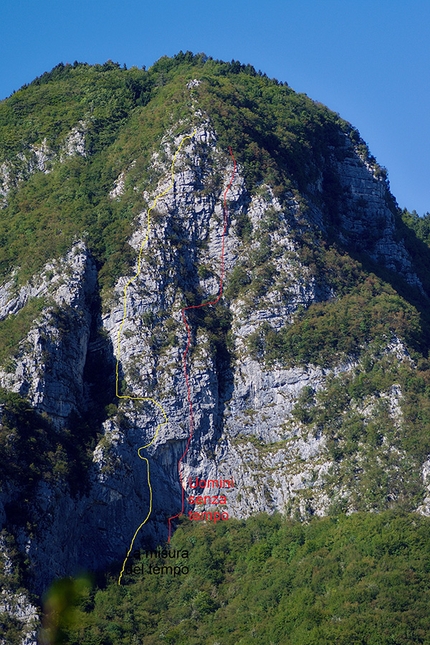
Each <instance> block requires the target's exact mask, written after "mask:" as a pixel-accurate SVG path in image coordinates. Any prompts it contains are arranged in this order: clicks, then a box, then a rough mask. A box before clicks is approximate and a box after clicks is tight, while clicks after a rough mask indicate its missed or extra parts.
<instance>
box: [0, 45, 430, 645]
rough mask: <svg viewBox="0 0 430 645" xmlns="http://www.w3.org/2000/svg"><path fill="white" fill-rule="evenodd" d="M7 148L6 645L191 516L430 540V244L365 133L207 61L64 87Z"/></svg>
mask: <svg viewBox="0 0 430 645" xmlns="http://www.w3.org/2000/svg"><path fill="white" fill-rule="evenodd" d="M0 142H1V144H0V145H1V148H0V155H1V159H0V195H1V199H2V204H1V205H2V209H1V211H0V229H1V230H0V240H1V245H0V272H1V279H2V286H1V290H0V319H1V322H0V339H1V344H0V363H1V369H0V385H1V388H2V390H1V419H2V425H1V435H0V457H1V458H0V469H1V470H0V473H1V474H0V477H1V480H0V481H1V493H0V521H1V525H2V533H1V540H2V542H1V544H2V548H1V552H2V557H3V573H2V574H1V580H2V586H3V599H2V603H3V604H2V605H1V606H0V609H2V611H3V614H4V625H6V627H7V629H8V630H9V632H8V634H9V636H8V638H9V641H4V642H5V643H6V642H11V643H12V642H19V643H21V642H23V643H24V642H25V643H27V645H30V644H31V643H33V642H35V640H34V639H35V636H34V634H35V629H36V627H35V626H34V625H36V624H37V622H38V617H37V616H38V613H39V612H40V598H41V594H43V592H44V591H45V590H46V589H47V588H48V586H49V585H50V584H51V582H52V581H53V580H55V579H57V578H61V577H64V576H70V575H75V574H76V573H77V572H79V571H80V570H86V571H103V570H107V569H110V570H111V571H112V572H113V575H115V576H116V578H118V576H119V577H120V582H123V581H122V580H121V570H122V569H121V568H122V567H124V566H127V565H129V564H130V562H131V561H132V550H133V549H134V548H144V549H156V548H157V546H158V545H160V544H165V543H166V540H168V539H169V537H170V534H171V533H173V532H174V529H175V527H176V526H177V524H178V522H179V521H183V519H182V515H183V514H185V515H186V516H188V517H190V518H191V521H190V520H186V521H187V522H188V523H189V524H190V525H191V528H190V529H189V530H192V529H193V527H195V530H196V531H197V535H198V531H199V530H200V529H199V526H200V523H201V522H202V521H207V522H209V523H211V522H212V523H215V524H216V523H217V522H218V523H219V524H222V525H223V526H224V525H225V526H227V525H228V524H229V522H230V521H233V520H244V519H246V518H249V517H251V516H254V515H256V514H258V513H262V512H264V513H268V514H273V513H277V512H279V513H281V514H282V515H283V516H285V517H287V518H292V519H295V520H296V521H300V522H312V521H315V520H313V518H315V517H322V516H328V515H329V516H331V517H333V516H335V517H341V516H344V515H349V514H351V513H355V512H361V513H365V512H372V513H375V512H381V513H383V512H394V513H395V512H399V513H403V514H406V515H407V516H408V517H410V518H414V517H417V513H419V514H421V515H423V516H428V515H429V514H430V490H429V485H430V481H429V473H430V461H429V454H430V436H429V418H430V402H429V396H428V393H429V384H430V365H429V362H428V351H429V347H430V336H429V331H428V330H429V322H430V281H429V278H428V276H429V268H430V251H429V248H428V244H427V240H428V236H427V228H426V226H427V224H428V222H427V220H426V219H425V220H423V221H421V220H417V218H416V217H414V215H413V214H410V213H408V212H407V211H404V212H401V211H400V210H399V208H398V206H397V203H396V200H395V198H394V197H393V195H392V194H391V192H390V189H389V184H388V180H387V172H386V170H385V169H384V168H382V167H381V166H379V165H378V163H377V162H376V160H375V159H374V157H373V156H372V155H371V154H370V152H369V150H368V148H367V146H366V144H365V143H364V141H363V140H362V139H361V137H360V135H359V133H358V131H357V130H356V129H355V128H354V127H353V126H351V125H350V124H349V123H347V122H346V121H344V120H343V119H342V118H341V117H340V116H339V115H338V114H336V113H334V112H332V111H330V110H329V109H327V108H326V107H324V106H323V105H321V104H319V103H316V102H314V101H312V100H311V99H309V98H308V97H307V96H306V95H303V94H297V93H295V92H294V91H293V90H292V89H291V88H290V87H289V86H288V85H287V84H285V83H279V82H278V81H276V80H274V79H269V78H267V76H266V75H265V74H262V73H261V72H256V71H255V69H254V68H253V67H252V66H250V65H242V64H240V63H238V62H236V61H232V62H231V63H225V62H222V61H215V60H213V59H211V58H208V57H206V56H205V55H202V54H199V55H193V54H190V53H189V52H187V53H186V54H183V53H180V54H178V55H177V56H175V57H173V58H167V57H163V58H161V59H160V60H159V61H158V62H157V63H155V65H154V66H153V67H151V68H150V69H149V70H145V69H138V68H131V69H125V68H120V66H119V65H117V64H116V63H112V62H111V61H109V62H107V63H105V64H104V65H94V66H89V65H87V64H83V63H77V62H76V63H74V64H73V65H63V64H60V65H58V66H57V67H55V68H54V69H53V70H52V71H51V72H49V73H46V74H43V75H42V76H41V77H39V78H37V79H35V80H34V81H33V82H32V83H30V84H29V85H28V86H24V87H23V88H21V89H20V90H19V91H18V92H16V93H14V94H13V95H12V96H11V97H9V98H8V99H6V100H5V101H3V102H2V103H1V104H0ZM202 481H204V484H203V485H202ZM199 493H200V495H199ZM199 496H200V497H204V498H205V499H204V500H198V497H199ZM196 500H197V501H196ZM199 501H202V502H203V501H204V504H203V503H202V504H199ZM224 502H225V503H224ZM202 513H205V515H202ZM208 513H210V515H208ZM215 513H217V515H215ZM189 514H190V515H189ZM223 514H224V516H223ZM225 515H228V519H227V518H226V517H225ZM360 517H362V515H360ZM363 521H364V520H363ZM410 521H411V522H413V521H415V520H413V519H411V520H410ZM417 521H420V522H423V523H424V525H425V522H426V521H427V520H426V519H425V518H420V519H419V520H418V519H417ZM232 526H233V525H232ZM220 530H221V529H220ZM226 530H227V529H226ZM14 630H15V631H14ZM11 634H12V636H11ZM17 634H18V635H17ZM13 638H15V640H14V641H13V640H12V639H13ZM109 642H110V641H109ZM113 642H114V641H113ZM169 642H175V641H174V640H173V641H169ZM321 642H323V641H321ZM381 642H382V641H381ZM405 642H406V641H405ZM417 642H423V641H417Z"/></svg>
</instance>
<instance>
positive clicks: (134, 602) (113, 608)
mask: <svg viewBox="0 0 430 645" xmlns="http://www.w3.org/2000/svg"><path fill="white" fill-rule="evenodd" d="M429 535H430V533H429V520H428V519H425V518H422V517H420V516H417V515H415V514H403V513H390V512H385V513H381V514H379V515H372V514H370V515H366V514H356V515H353V516H350V517H345V516H339V517H333V518H326V519H314V520H312V521H311V522H310V523H309V524H305V525H304V524H300V523H298V522H292V521H287V520H283V519H281V517H280V516H278V515H275V516H272V517H268V516H265V515H261V516H258V517H254V518H251V519H249V520H247V521H246V522H245V521H242V522H238V521H235V520H229V521H228V522H220V523H218V524H217V525H216V526H213V525H210V524H207V525H197V526H196V525H194V526H192V523H190V522H188V521H186V523H184V524H183V525H182V527H181V528H179V529H178V530H177V532H176V533H175V535H174V538H173V540H172V543H171V548H172V549H182V550H187V551H188V552H189V558H188V559H187V561H186V562H187V565H188V568H189V573H188V574H186V575H177V576H173V575H171V574H168V573H166V574H164V575H160V574H158V575H154V574H148V573H147V570H148V560H147V559H146V558H145V557H143V558H142V560H141V563H143V566H144V570H145V572H146V575H144V576H142V575H138V576H135V575H134V576H128V577H127V578H126V580H125V584H124V585H123V586H120V587H119V586H118V584H117V580H116V579H115V578H113V579H111V580H110V581H108V582H107V584H106V586H105V585H102V587H100V586H99V587H95V588H93V589H91V588H90V585H89V584H88V580H87V579H85V577H84V578H81V579H80V580H78V581H75V582H74V581H73V580H70V581H63V582H62V583H56V585H54V587H53V589H52V590H51V592H50V593H49V594H48V595H47V598H46V605H45V606H46V609H47V612H48V613H47V616H46V618H45V625H46V626H47V627H46V630H45V633H44V639H43V640H42V642H43V643H44V645H47V644H48V643H53V642H55V643H64V644H69V645H102V644H103V645H110V644H112V645H121V644H122V643H124V645H130V643H136V644H137V643H145V645H151V644H152V643H153V644H154V645H155V644H156V643H157V644H158V643H171V644H172V645H173V644H174V645H181V644H182V643H183V644H184V645H193V644H195V645H201V643H207V644H208V645H215V644H216V643H222V644H223V645H236V644H238V645H246V644H248V643H249V644H251V643H256V644H261V645H268V644H270V643H272V644H273V645H276V644H278V643H279V644H281V643H282V645H288V644H290V643H291V645H293V644H294V645H329V644H330V645H331V644H332V643H336V644H337V645H351V643H357V644H358V643H363V645H364V644H366V645H391V644H392V643H396V645H402V644H404V645H411V644H412V643H420V644H421V645H425V644H427V645H428V643H430V637H429V634H430V618H429V614H428V605H429V602H430V597H429V585H428V574H429V568H430V559H429V554H430V550H429V546H430V543H429V540H430V538H429ZM136 562H137V561H136ZM173 563H174V564H175V563H176V561H174V562H173ZM158 564H159V563H158ZM166 564H172V560H169V561H166ZM55 610H56V611H55ZM54 639H55V640H54Z"/></svg>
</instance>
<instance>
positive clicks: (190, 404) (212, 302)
mask: <svg viewBox="0 0 430 645" xmlns="http://www.w3.org/2000/svg"><path fill="white" fill-rule="evenodd" d="M228 151H229V153H230V156H231V158H232V159H233V171H232V173H231V177H230V183H229V184H228V186H227V188H226V189H225V191H224V197H223V214H224V219H223V231H222V236H221V271H220V279H219V292H218V296H217V297H216V298H215V300H210V301H208V302H202V303H201V304H200V305H190V306H189V307H184V308H183V309H182V311H181V313H182V320H183V322H184V325H185V328H186V330H187V345H186V347H185V351H184V353H183V356H182V364H183V368H184V377H185V383H186V386H187V398H188V407H189V415H190V433H189V435H188V440H187V444H186V446H185V450H184V452H183V454H182V456H181V457H180V459H179V461H178V473H179V482H180V485H181V495H182V505H181V511H180V512H179V513H177V514H176V515H173V516H172V517H169V519H168V525H169V533H168V538H167V541H168V543H170V538H171V534H172V520H174V519H176V518H177V517H179V516H180V515H183V514H184V508H185V489H184V487H183V485H182V472H181V466H182V462H183V460H184V458H185V456H186V454H187V452H188V450H189V448H190V443H191V439H192V438H193V433H194V411H193V401H192V398H191V388H190V382H189V378H188V371H187V355H188V352H189V349H190V346H191V328H190V326H189V324H188V320H187V317H186V315H185V312H186V311H189V310H190V309H200V308H202V307H207V306H208V305H216V304H217V303H218V302H219V301H220V300H221V298H222V293H223V286H224V273H225V258H224V250H225V236H226V233H227V226H228V208H227V193H228V191H229V190H230V189H231V186H232V184H233V181H234V177H235V175H236V159H235V158H234V155H233V151H232V149H231V148H230V147H229V149H228Z"/></svg>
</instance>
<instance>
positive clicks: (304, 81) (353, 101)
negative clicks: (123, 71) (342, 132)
mask: <svg viewBox="0 0 430 645" xmlns="http://www.w3.org/2000/svg"><path fill="white" fill-rule="evenodd" d="M181 49H182V50H183V51H186V50H191V51H192V52H194V53H197V52H205V53H206V54H207V55H209V56H212V57H214V58H221V59H224V60H231V59H232V58H234V59H236V60H240V61H241V62H242V63H251V64H252V65H254V67H256V69H261V70H262V71H263V72H266V73H267V74H268V76H270V77H276V78H278V79H279V80H283V81H287V82H288V83H289V85H290V86H291V87H292V88H293V89H295V90H296V91H299V92H305V93H306V94H307V95H308V96H310V97H311V98H313V99H315V100H318V101H321V102H322V103H325V104H326V105H327V106H328V107H330V108H331V109H333V110H335V111H336V112H339V113H340V114H341V116H342V117H343V118H345V119H347V120H348V121H350V122H351V123H352V124H353V125H355V126H356V127H357V128H358V129H359V130H360V132H361V135H362V137H363V138H364V139H365V140H366V141H367V143H368V144H369V146H370V150H371V152H372V153H373V154H374V155H375V156H376V158H377V159H378V161H379V163H380V164H381V165H383V166H386V167H387V169H388V173H389V179H390V182H391V188H392V191H393V193H394V195H395V196H396V198H397V200H398V202H399V205H400V206H402V207H403V206H406V207H407V208H408V209H409V210H412V209H415V210H417V211H418V213H419V214H423V213H424V212H427V211H430V178H429V170H430V118H429V108H430V87H429V81H430V56H429V54H430V0H409V1H408V0H265V2H264V3H263V2H256V1H255V0H235V1H234V2H228V1H227V0H213V2H207V1H206V2H205V1H204V0H154V1H153V2H148V1H147V0H122V1H121V2H120V1H118V0H103V1H102V0H60V1H58V0H37V2H35V0H2V1H1V8H0V98H5V97H6V96H8V95H9V94H11V92H12V91H13V90H16V89H18V88H19V87H20V86H21V85H23V84H24V83H28V82H30V81H31V80H32V79H33V78H34V77H35V76H39V75H40V74H42V73H43V72H44V71H47V70H50V69H52V67H54V66H55V65H56V64H58V63H59V62H61V61H62V62H64V63H66V62H69V63H73V61H75V60H78V61H80V62H88V63H103V62H105V61H106V60H108V59H112V60H114V61H117V62H119V63H121V64H122V63H126V64H127V66H128V67H130V66H132V65H137V66H139V67H140V66H142V65H146V66H147V67H149V66H150V65H151V64H152V63H153V62H154V61H156V60H157V59H158V58H160V57H161V56H163V55H164V54H167V55H169V56H170V55H173V54H175V53H177V52H178V51H179V50H181Z"/></svg>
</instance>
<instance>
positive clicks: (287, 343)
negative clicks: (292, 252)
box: [248, 275, 423, 366]
mask: <svg viewBox="0 0 430 645" xmlns="http://www.w3.org/2000/svg"><path fill="white" fill-rule="evenodd" d="M393 334H394V335H396V336H397V337H399V338H402V339H405V340H406V342H407V343H408V344H409V345H410V346H412V347H415V348H417V349H419V348H420V344H421V342H422V338H423V332H422V329H421V325H420V316H419V314H418V312H417V311H416V309H415V308H414V307H412V306H411V305H409V303H407V302H406V301H405V300H404V299H403V298H401V297H400V296H399V295H398V294H397V293H396V292H395V291H394V289H392V288H391V287H389V286H388V285H384V284H383V283H382V282H381V281H379V280H378V279H377V278H376V277H375V276H372V275H370V276H368V277H367V278H366V280H365V281H364V282H363V283H362V284H361V285H359V287H357V288H355V289H353V290H352V291H351V292H350V293H349V294H347V295H345V296H343V297H341V298H337V299H334V300H329V301H325V302H321V303H314V304H311V305H310V306H309V308H308V309H306V310H305V311H303V312H301V313H299V314H298V316H297V317H296V320H295V321H294V322H293V323H292V324H291V325H288V326H285V327H283V328H282V329H281V330H280V331H276V330H274V329H272V328H271V327H270V325H269V324H267V323H266V325H263V326H262V328H261V330H257V331H256V332H254V333H253V334H252V335H251V336H250V337H249V341H248V347H249V350H250V352H251V355H252V356H253V357H254V358H261V357H262V356H264V358H265V359H266V360H267V361H268V363H269V364H274V363H275V362H280V363H282V364H284V365H287V366H292V365H307V364H309V363H313V364H315V365H322V366H331V365H334V364H335V363H337V362H339V360H341V359H342V358H346V357H347V356H351V355H357V354H358V353H360V351H361V350H362V349H363V348H364V347H365V346H366V345H367V344H369V343H370V342H371V341H377V342H379V343H383V342H385V343H387V342H389V341H390V339H391V338H392V336H393Z"/></svg>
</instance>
